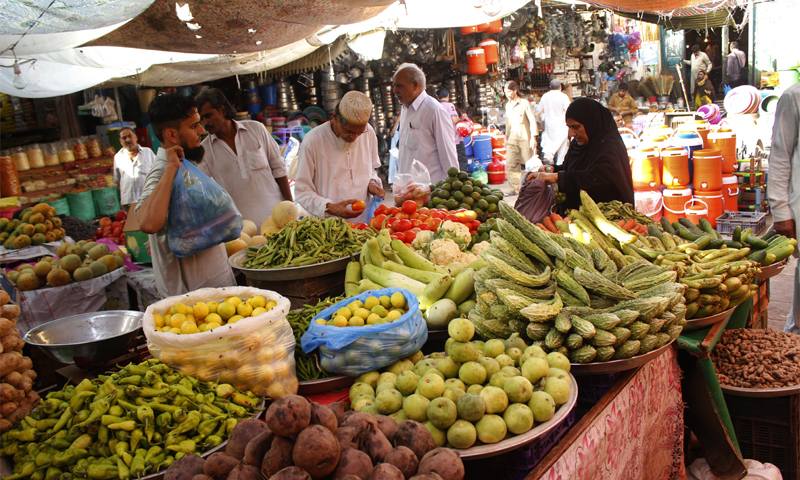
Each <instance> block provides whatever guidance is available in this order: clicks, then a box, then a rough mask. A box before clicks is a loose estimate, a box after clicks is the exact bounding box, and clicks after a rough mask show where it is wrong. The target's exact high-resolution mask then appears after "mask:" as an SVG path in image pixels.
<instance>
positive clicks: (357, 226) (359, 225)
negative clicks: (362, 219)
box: [354, 223, 368, 230]
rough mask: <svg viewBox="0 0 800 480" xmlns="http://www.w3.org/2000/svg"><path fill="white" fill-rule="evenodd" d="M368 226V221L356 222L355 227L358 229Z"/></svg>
mask: <svg viewBox="0 0 800 480" xmlns="http://www.w3.org/2000/svg"><path fill="white" fill-rule="evenodd" d="M367 226H368V225H367V224H366V223H356V224H355V226H354V227H355V228H356V229H357V230H364V229H365V228H367Z"/></svg>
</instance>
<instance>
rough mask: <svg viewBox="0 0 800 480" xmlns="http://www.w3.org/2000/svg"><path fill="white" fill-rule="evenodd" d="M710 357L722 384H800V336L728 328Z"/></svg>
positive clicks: (761, 386)
mask: <svg viewBox="0 0 800 480" xmlns="http://www.w3.org/2000/svg"><path fill="white" fill-rule="evenodd" d="M711 358H712V359H713V361H714V367H715V369H716V371H717V376H718V377H719V383H720V384H722V385H728V386H731V387H742V388H783V387H789V386H792V385H800V337H798V336H797V335H791V334H788V333H784V332H779V331H777V330H773V329H771V328H768V329H766V330H752V329H746V328H741V329H737V330H728V331H726V332H725V333H723V334H722V339H721V340H720V342H719V344H718V345H717V346H716V348H715V349H714V351H713V353H712V355H711Z"/></svg>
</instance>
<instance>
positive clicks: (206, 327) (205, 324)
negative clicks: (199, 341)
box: [197, 323, 208, 332]
mask: <svg viewBox="0 0 800 480" xmlns="http://www.w3.org/2000/svg"><path fill="white" fill-rule="evenodd" d="M197 330H199V331H200V332H205V331H208V324H207V323H204V324H202V325H200V326H199V327H197Z"/></svg>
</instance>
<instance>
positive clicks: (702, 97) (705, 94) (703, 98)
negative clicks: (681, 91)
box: [694, 71, 717, 110]
mask: <svg viewBox="0 0 800 480" xmlns="http://www.w3.org/2000/svg"><path fill="white" fill-rule="evenodd" d="M716 100H717V94H716V93H715V92H714V85H713V84H712V83H711V79H710V78H708V75H706V72H702V71H701V72H700V73H698V74H697V88H696V90H695V93H694V109H695V110H697V109H698V108H700V107H702V106H703V105H708V104H709V103H714V102H715V101H716Z"/></svg>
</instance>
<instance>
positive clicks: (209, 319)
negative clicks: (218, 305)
mask: <svg viewBox="0 0 800 480" xmlns="http://www.w3.org/2000/svg"><path fill="white" fill-rule="evenodd" d="M205 321H206V323H216V324H218V325H222V317H220V316H219V314H218V313H209V314H208V315H207V316H206V318H205Z"/></svg>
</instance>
